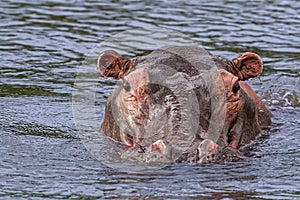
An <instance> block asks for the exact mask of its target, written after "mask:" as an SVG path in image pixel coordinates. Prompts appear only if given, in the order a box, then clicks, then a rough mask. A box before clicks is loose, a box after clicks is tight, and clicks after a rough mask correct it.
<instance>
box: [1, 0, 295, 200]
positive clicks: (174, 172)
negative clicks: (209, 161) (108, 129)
mask: <svg viewBox="0 0 300 200" xmlns="http://www.w3.org/2000/svg"><path fill="white" fill-rule="evenodd" d="M246 2H247V1H245V2H244V3H243V2H240V1H239V2H238V3H237V2H235V1H227V0H222V1H210V2H206V1H154V2H150V1H145V2H143V1H134V0H126V1H80V0H78V1H69V2H68V3H66V2H61V1H55V0H52V1H51V0H50V1H33V2H30V1H22V0H20V1H18V0H2V1H1V2H0V55H1V57H0V155H1V157H0V199H3V198H4V199H18V198H19V199H41V198H49V199H61V198H66V199H70V198H87V197H94V198H117V199H118V198H131V197H140V198H150V199H153V198H160V197H165V198H170V199H174V198H175V199H176V198H187V199H189V198H195V199H199V198H200V199H201V198H203V199H299V198H300V186H299V185H300V169H299V166H300V163H299V161H300V158H299V157H300V145H299V139H300V134H299V133H300V103H299V98H300V88H299V86H300V81H299V80H300V79H299V78H300V2H299V1H297V0H291V1H267V0H266V1H251V2H247V3H246ZM141 27H142V28H148V29H153V28H155V27H163V28H167V29H173V30H176V31H180V32H182V33H184V34H185V35H187V36H188V37H189V38H191V39H193V40H195V41H197V42H198V43H199V45H201V46H203V47H204V48H206V49H208V50H210V51H211V52H212V53H214V54H217V55H223V56H227V57H229V58H233V57H235V56H238V55H239V54H240V53H242V52H245V51H255V52H257V53H258V54H259V55H261V57H262V58H263V60H264V63H265V64H264V67H265V68H264V72H263V75H262V77H261V79H260V80H258V79H256V80H251V81H250V84H251V85H252V86H253V88H254V90H255V91H257V93H258V94H259V96H260V97H261V98H262V99H263V100H264V102H265V103H266V104H267V105H268V106H269V108H270V109H271V110H272V112H273V114H274V118H273V122H274V124H273V125H272V127H271V129H270V130H267V131H266V132H265V133H264V134H263V135H262V136H261V137H259V138H258V139H257V140H256V141H255V142H254V143H253V144H252V145H250V146H249V147H248V154H247V158H246V159H245V160H244V161H241V162H237V163H224V164H213V165H200V166H199V165H198V166H193V165H187V164H174V165H172V166H168V167H166V168H164V169H159V170H156V171H155V172H154V171H152V172H147V173H136V172H120V171H118V170H115V169H112V168H109V167H107V166H105V165H104V164H102V163H101V162H99V161H98V160H97V159H96V158H95V157H93V156H92V155H91V154H90V152H89V151H88V150H87V149H86V148H85V146H84V145H83V144H82V143H81V140H80V137H79V135H78V133H77V131H76V126H75V123H74V118H73V114H72V92H73V89H72V88H73V85H74V82H75V77H76V75H77V72H78V71H77V70H78V68H79V67H80V66H81V65H82V63H83V62H84V60H85V58H86V57H87V56H88V54H89V52H90V51H91V50H92V49H93V48H94V47H95V46H96V45H98V44H99V43H100V42H103V41H105V40H107V39H108V38H110V37H111V36H113V35H115V34H119V33H121V32H122V31H126V30H132V29H137V28H141ZM163 37H164V36H162V38H163ZM162 38H161V39H162ZM131 42H132V41H131ZM108 43H109V41H108ZM126 43H127V41H124V44H125V45H126ZM128 43H130V42H129V41H128ZM131 45H132V46H134V41H133V42H132V44H131ZM112 46H113V44H112ZM149 50H150V49H149V48H146V47H143V46H136V49H135V50H134V51H132V52H130V54H132V55H135V54H142V53H144V52H148V51H149ZM96 79H97V80H98V81H99V80H100V83H99V84H100V87H99V90H97V91H98V92H97V95H96V96H97V97H98V99H97V104H99V107H103V105H104V102H105V100H106V98H107V96H108V95H109V93H110V92H111V91H112V89H113V88H114V86H115V84H116V83H115V82H113V81H111V80H104V79H102V78H100V75H99V76H98V77H96ZM101 120H102V116H100V117H99V121H97V123H98V124H97V123H96V124H93V126H99V125H100V122H101Z"/></svg>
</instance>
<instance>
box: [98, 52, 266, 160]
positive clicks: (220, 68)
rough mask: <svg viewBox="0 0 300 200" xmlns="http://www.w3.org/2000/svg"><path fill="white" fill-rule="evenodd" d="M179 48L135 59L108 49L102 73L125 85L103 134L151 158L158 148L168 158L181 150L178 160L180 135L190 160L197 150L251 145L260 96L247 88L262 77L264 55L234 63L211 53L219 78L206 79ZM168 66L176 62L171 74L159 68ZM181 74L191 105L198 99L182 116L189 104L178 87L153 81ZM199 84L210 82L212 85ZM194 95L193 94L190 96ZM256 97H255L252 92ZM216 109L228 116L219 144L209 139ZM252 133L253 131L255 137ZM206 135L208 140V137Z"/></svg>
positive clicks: (114, 97) (109, 107) (112, 99)
mask: <svg viewBox="0 0 300 200" xmlns="http://www.w3.org/2000/svg"><path fill="white" fill-rule="evenodd" d="M176 48H177V49H179V50H180V49H182V48H183V47H170V48H168V49H172V50H170V51H166V49H158V50H155V51H154V52H152V53H151V54H149V55H147V56H144V57H137V58H133V59H129V58H127V57H125V56H122V55H119V54H118V53H117V52H115V51H112V50H108V51H105V52H103V53H102V54H101V55H100V56H99V59H98V68H99V71H100V73H101V74H102V75H103V76H105V77H111V78H114V79H117V80H119V79H121V80H122V85H121V86H120V87H119V88H118V89H116V90H115V91H114V92H113V93H112V94H111V95H110V96H109V98H108V100H107V103H106V111H105V117H104V121H103V123H102V125H101V129H100V132H102V133H103V134H104V135H106V136H109V137H111V138H113V139H114V140H116V141H119V142H121V143H124V144H125V145H127V146H128V147H129V148H132V149H136V148H137V149H138V152H142V153H145V152H147V153H148V155H147V157H148V158H149V155H151V153H153V152H154V153H155V155H156V154H157V153H158V154H162V155H166V157H170V152H172V154H174V155H175V154H176V156H177V157H176V159H177V160H178V158H179V157H180V155H179V156H178V155H177V153H176V152H177V149H176V148H177V147H176V146H175V147H174V142H173V143H172V141H174V138H176V141H183V142H185V143H184V146H185V147H187V148H184V149H181V153H182V152H184V153H183V154H184V155H185V156H186V155H187V157H186V158H184V160H190V159H191V157H193V158H194V156H191V155H192V154H193V155H194V154H195V152H198V153H196V154H197V156H196V157H198V158H199V155H200V154H201V155H206V154H212V153H213V154H215V153H216V152H222V154H224V151H220V150H219V149H224V148H225V147H230V148H234V149H237V148H238V147H239V146H240V144H241V143H243V144H246V143H247V142H248V143H249V142H250V141H249V140H250V139H254V137H255V136H256V134H257V133H258V132H259V130H260V127H259V124H258V121H259V120H258V119H257V117H258V116H257V109H256V106H257V105H258V104H257V103H255V102H254V100H257V99H258V100H257V101H259V98H258V97H256V96H255V97H249V95H248V92H247V91H244V90H243V88H244V87H245V83H244V81H245V80H247V79H250V78H254V77H257V76H259V75H260V73H261V71H262V61H261V59H260V57H259V56H258V55H257V54H254V53H251V52H247V53H244V54H243V55H242V56H240V57H238V58H235V59H233V60H231V61H230V60H228V59H225V58H221V57H214V56H212V55H210V54H207V55H205V56H210V57H212V59H211V60H212V62H213V63H212V64H211V63H210V64H208V66H210V65H215V66H217V68H216V71H215V73H216V74H215V75H214V76H211V77H206V76H205V75H203V74H202V73H201V72H199V70H197V69H195V67H194V65H193V63H192V61H189V60H186V59H182V57H179V56H178V54H174V53H172V51H174V49H176ZM187 49H189V48H187ZM186 52H188V51H186V50H184V54H185V56H188V57H193V58H197V57H201V56H203V54H201V53H199V55H197V54H195V53H194V54H189V53H186ZM192 52H195V51H192ZM165 65H168V66H172V69H173V71H172V72H170V73H169V72H168V73H166V72H165V71H164V69H163V68H159V67H161V66H165ZM178 74H179V75H180V76H182V77H185V81H183V82H180V81H179V82H178V83H176V84H175V85H176V87H178V90H182V91H184V90H185V88H186V91H185V93H183V94H184V96H185V95H186V96H185V99H187V100H186V101H184V102H185V103H186V104H190V103H191V101H195V103H191V104H193V105H191V106H189V109H187V110H186V113H188V114H187V115H189V116H191V117H186V116H185V114H182V112H181V110H183V107H184V105H183V103H182V101H181V100H180V99H178V98H177V96H176V94H175V93H176V92H174V88H176V87H174V88H173V89H172V88H171V89H170V88H168V87H166V85H167V84H166V85H161V84H160V85H158V84H155V81H153V80H154V79H156V78H157V77H160V80H162V79H164V78H165V79H166V81H167V82H168V77H174V78H176V77H177V76H179V75H178ZM205 77H206V78H205ZM172 79H173V78H172ZM198 83H206V85H205V84H198ZM207 83H209V84H208V86H207ZM204 85H205V86H204ZM211 88H212V89H211ZM248 89H249V88H248ZM211 91H213V92H212V94H211ZM209 92H210V94H209ZM190 93H193V95H191V96H189V95H190ZM250 93H251V92H250ZM253 93H254V92H253ZM254 94H255V93H254ZM209 95H210V96H209ZM211 95H213V97H212V96H211ZM251 95H252V96H253V94H252V93H251ZM211 97H212V98H211ZM213 99H217V102H219V103H218V105H217V106H215V107H214V108H212V101H213ZM188 100H190V101H188ZM259 105H260V104H259ZM197 110H198V112H197ZM213 113H214V114H215V115H218V113H219V115H221V114H223V117H224V118H225V119H224V121H225V122H224V124H223V127H222V129H221V130H220V133H219V135H220V137H219V139H218V140H217V141H215V142H213V141H212V140H211V139H209V134H211V133H209V128H208V127H209V125H210V124H211V122H210V120H212V119H213ZM184 117H186V119H185V120H186V121H193V122H191V125H189V126H188V127H192V128H191V129H190V132H191V134H187V133H186V132H188V131H189V129H184V130H181V129H180V128H178V123H179V122H180V120H182V119H183V118H184ZM216 123H218V122H216ZM193 128H194V129H193ZM244 130H246V133H244ZM249 132H251V133H250V136H249ZM214 134H215V133H214ZM247 134H248V135H247ZM203 135H205V136H208V138H204V137H202V136H203ZM245 135H246V136H245ZM249 138H250V139H249ZM170 141H171V142H170ZM208 141H209V142H208ZM175 143H176V142H175ZM169 144H170V145H169ZM176 144H177V143H176ZM195 144H197V145H196V146H195ZM204 144H205V145H206V144H209V145H208V146H209V147H205V148H203V145H204ZM168 145H169V146H168ZM179 146H180V145H179ZM217 147H218V148H217ZM147 148H148V149H147ZM174 152H175V153H174ZM199 152H201V153H199ZM179 154H180V153H179ZM150 157H151V156H150ZM171 157H172V156H171ZM200 157H201V156H200ZM201 159H202V160H203V158H199V159H198V161H199V160H201Z"/></svg>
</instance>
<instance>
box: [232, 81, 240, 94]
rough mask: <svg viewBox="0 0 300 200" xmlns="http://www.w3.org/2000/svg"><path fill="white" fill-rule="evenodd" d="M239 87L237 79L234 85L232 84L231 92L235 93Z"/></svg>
mask: <svg viewBox="0 0 300 200" xmlns="http://www.w3.org/2000/svg"><path fill="white" fill-rule="evenodd" d="M239 89H240V84H239V82H238V81H237V82H235V83H234V85H233V86H232V92H233V93H237V92H238V91H239Z"/></svg>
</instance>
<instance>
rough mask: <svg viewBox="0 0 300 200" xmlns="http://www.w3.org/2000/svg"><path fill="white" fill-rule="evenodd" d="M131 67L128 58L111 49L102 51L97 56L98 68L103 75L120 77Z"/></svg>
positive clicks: (131, 64)
mask: <svg viewBox="0 0 300 200" xmlns="http://www.w3.org/2000/svg"><path fill="white" fill-rule="evenodd" d="M132 67H133V63H132V62H131V60H130V59H129V58H126V57H124V56H121V55H120V54H118V53H117V52H115V51H113V50H107V51H104V52H103V53H101V54H100V55H99V58H98V69H99V71H100V73H101V74H102V75H103V76H106V77H112V78H114V79H121V78H123V76H124V75H125V74H126V72H128V71H129V70H130V69H131V68H132Z"/></svg>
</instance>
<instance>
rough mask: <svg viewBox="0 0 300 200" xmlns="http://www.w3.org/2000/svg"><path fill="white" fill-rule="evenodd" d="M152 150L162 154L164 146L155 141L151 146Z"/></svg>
mask: <svg viewBox="0 0 300 200" xmlns="http://www.w3.org/2000/svg"><path fill="white" fill-rule="evenodd" d="M152 150H154V151H159V152H160V153H164V152H165V151H166V145H165V143H164V142H163V141H162V140H157V141H156V142H154V143H153V144H152Z"/></svg>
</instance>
